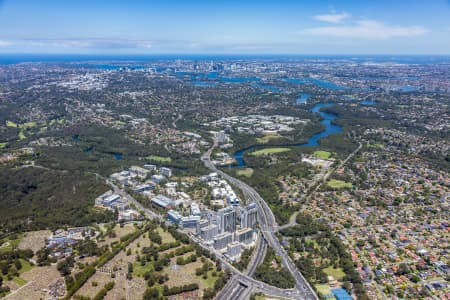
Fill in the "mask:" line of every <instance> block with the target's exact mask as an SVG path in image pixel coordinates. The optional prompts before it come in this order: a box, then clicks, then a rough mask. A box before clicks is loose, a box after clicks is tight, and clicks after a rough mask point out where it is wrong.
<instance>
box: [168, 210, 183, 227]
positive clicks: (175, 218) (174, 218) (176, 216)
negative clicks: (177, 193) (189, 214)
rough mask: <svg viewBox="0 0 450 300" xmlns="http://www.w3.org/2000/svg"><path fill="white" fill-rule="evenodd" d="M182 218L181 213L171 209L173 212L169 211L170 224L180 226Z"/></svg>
mask: <svg viewBox="0 0 450 300" xmlns="http://www.w3.org/2000/svg"><path fill="white" fill-rule="evenodd" d="M182 217H183V216H182V215H181V214H180V213H179V212H177V211H176V210H172V209H171V210H169V211H168V212H167V220H168V221H169V222H172V223H173V224H175V225H178V224H179V223H180V220H181V218H182Z"/></svg>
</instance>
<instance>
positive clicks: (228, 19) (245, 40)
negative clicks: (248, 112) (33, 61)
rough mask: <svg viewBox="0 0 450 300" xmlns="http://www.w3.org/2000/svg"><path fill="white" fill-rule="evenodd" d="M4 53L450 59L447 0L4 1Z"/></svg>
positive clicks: (0, 24) (0, 10)
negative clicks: (427, 56)
mask: <svg viewBox="0 0 450 300" xmlns="http://www.w3.org/2000/svg"><path fill="white" fill-rule="evenodd" d="M0 53H85V54H123V53H127V54H167V53H183V54H191V53H198V54H201V53H210V54H211V53H214V54H450V1H449V0H420V1H419V0H408V1H402V0H398V1H395V0H389V1H388V0H378V1H371V0H367V1H362V0H358V1H352V0H335V1H329V0H321V1H317V0H315V1H313V0H311V1H308V0H292V1H288V0H286V1H283V0H276V1H275V0H274V1H271V0H267V1H265V0H248V1H246V0H239V1H238V0H226V1H221V0H208V1H200V0H178V1H175V0H160V1H153V0H148V1H133V0H131V1H130V0H127V1H115V0H108V1H106V0H105V1H102V0H97V1H96V0H89V1H88V0H53V1H51V0H39V1H37V0H0Z"/></svg>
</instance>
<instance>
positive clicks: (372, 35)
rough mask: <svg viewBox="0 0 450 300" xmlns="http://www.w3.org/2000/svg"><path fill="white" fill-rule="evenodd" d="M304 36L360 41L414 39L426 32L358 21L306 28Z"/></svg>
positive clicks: (416, 28) (424, 30) (413, 27)
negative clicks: (398, 38) (357, 39)
mask: <svg viewBox="0 0 450 300" xmlns="http://www.w3.org/2000/svg"><path fill="white" fill-rule="evenodd" d="M301 32H302V33H304V34H309V35H317V36H329V37H342V38H361V39H389V38H395V37H414V36H420V35H423V34H425V33H427V32H428V30H427V29H426V28H424V27H421V26H393V25H386V24H384V23H382V22H378V21H373V20H360V21H356V22H354V23H353V24H351V25H334V26H322V27H314V28H307V29H304V30H303V31H301Z"/></svg>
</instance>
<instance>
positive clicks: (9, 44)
mask: <svg viewBox="0 0 450 300" xmlns="http://www.w3.org/2000/svg"><path fill="white" fill-rule="evenodd" d="M12 44H13V43H11V42H9V41H2V40H0V47H8V46H12Z"/></svg>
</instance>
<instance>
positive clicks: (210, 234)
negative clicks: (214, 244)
mask: <svg viewBox="0 0 450 300" xmlns="http://www.w3.org/2000/svg"><path fill="white" fill-rule="evenodd" d="M218 234H219V226H217V225H208V226H206V227H204V228H201V229H200V237H201V238H202V239H203V240H205V241H212V240H213V239H214V237H215V236H216V235H218Z"/></svg>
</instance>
